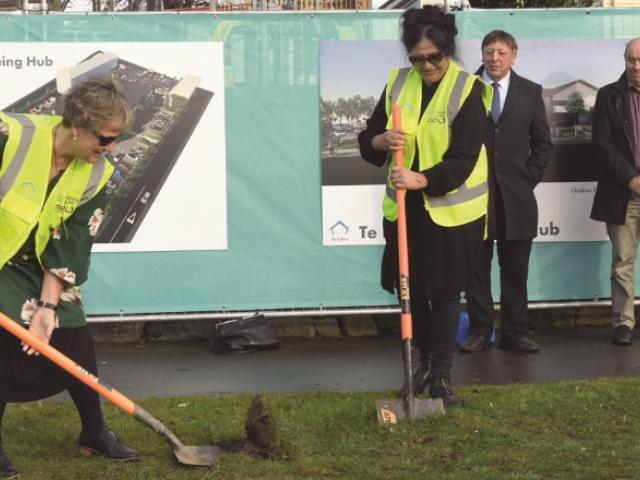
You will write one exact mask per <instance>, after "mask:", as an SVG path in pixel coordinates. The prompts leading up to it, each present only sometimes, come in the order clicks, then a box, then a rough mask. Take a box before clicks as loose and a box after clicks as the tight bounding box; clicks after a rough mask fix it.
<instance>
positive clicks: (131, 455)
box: [78, 426, 140, 461]
mask: <svg viewBox="0 0 640 480" xmlns="http://www.w3.org/2000/svg"><path fill="white" fill-rule="evenodd" d="M78 443H79V444H80V449H79V453H80V455H82V456H83V457H90V456H92V455H93V454H95V453H101V454H103V455H104V456H105V457H107V458H110V459H111V460H121V461H126V460H137V459H139V458H140V455H139V454H138V452H136V451H135V450H133V449H132V448H129V447H127V446H126V445H125V444H124V443H121V442H120V441H119V440H118V437H116V434H115V433H113V432H112V431H111V430H109V429H108V428H107V427H106V426H105V427H103V429H102V431H101V432H100V433H99V434H97V435H92V436H89V435H85V433H84V432H82V433H81V434H80V438H79V439H78Z"/></svg>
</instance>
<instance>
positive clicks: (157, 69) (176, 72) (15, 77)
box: [0, 42, 227, 252]
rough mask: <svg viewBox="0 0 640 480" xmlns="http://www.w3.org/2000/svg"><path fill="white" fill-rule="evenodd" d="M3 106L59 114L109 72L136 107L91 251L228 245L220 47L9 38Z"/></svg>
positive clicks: (113, 158)
mask: <svg viewBox="0 0 640 480" xmlns="http://www.w3.org/2000/svg"><path fill="white" fill-rule="evenodd" d="M3 47H4V52H11V54H10V55H9V54H6V53H5V54H4V55H2V56H0V69H1V71H2V78H3V80H4V82H3V87H2V89H1V90H0V108H2V109H3V110H5V111H10V112H21V113H34V114H40V113H42V114H52V115H60V114H61V113H62V98H63V95H64V94H65V92H67V91H68V90H69V89H70V88H72V87H73V86H75V85H76V84H78V83H80V82H82V81H83V80H86V79H88V78H91V77H94V76H98V75H111V76H112V77H113V78H114V79H116V80H117V81H118V83H119V84H120V85H121V86H122V87H123V88H124V91H125V94H126V96H127V98H128V100H129V102H130V103H131V105H132V106H133V107H134V124H133V127H132V129H131V131H129V132H126V133H125V134H123V135H122V137H120V138H119V139H118V140H117V141H116V143H115V145H114V148H113V152H112V153H111V154H109V153H107V154H105V156H106V157H107V159H108V160H109V161H110V162H111V163H112V164H113V165H114V167H115V172H114V174H113V176H112V177H111V179H110V180H109V182H108V183H107V186H106V192H107V210H106V215H105V218H104V221H103V222H102V225H101V227H100V230H99V232H98V235H97V237H96V244H95V246H94V251H99V252H120V251H127V252H130V251H169V250H220V249H226V248H227V207H226V158H225V150H226V148H225V125H224V61H223V46H222V43H219V42H207V43H196V42H194V43H169V42H167V43H164V42H163V43H159V42H158V43H155V42H145V43H109V44H105V43H70V44H65V43H46V44H43V43H6V44H3Z"/></svg>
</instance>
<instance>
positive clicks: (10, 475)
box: [0, 445, 19, 480]
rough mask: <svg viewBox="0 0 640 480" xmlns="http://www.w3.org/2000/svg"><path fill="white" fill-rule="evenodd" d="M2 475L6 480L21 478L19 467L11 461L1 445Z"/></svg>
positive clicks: (0, 467)
mask: <svg viewBox="0 0 640 480" xmlns="http://www.w3.org/2000/svg"><path fill="white" fill-rule="evenodd" d="M0 477H2V478H3V479H5V480H7V479H8V480H16V479H17V478H19V475H18V469H17V468H16V467H15V466H14V465H13V463H11V460H9V457H7V454H6V452H5V451H4V449H3V448H2V445H0Z"/></svg>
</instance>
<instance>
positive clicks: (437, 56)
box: [409, 52, 444, 67]
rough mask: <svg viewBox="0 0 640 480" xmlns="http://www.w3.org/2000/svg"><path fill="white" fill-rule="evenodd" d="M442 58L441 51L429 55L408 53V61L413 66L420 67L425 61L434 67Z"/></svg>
mask: <svg viewBox="0 0 640 480" xmlns="http://www.w3.org/2000/svg"><path fill="white" fill-rule="evenodd" d="M443 58H444V54H443V53H442V52H438V53H432V54H430V55H409V61H410V62H411V64H412V65H413V66H414V67H421V66H422V65H424V64H425V63H427V62H428V63H430V64H431V65H433V66H434V67H435V66H436V65H438V64H439V63H440V62H441V61H442V59H443Z"/></svg>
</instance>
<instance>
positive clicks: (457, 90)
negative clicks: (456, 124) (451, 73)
mask: <svg viewBox="0 0 640 480" xmlns="http://www.w3.org/2000/svg"><path fill="white" fill-rule="evenodd" d="M469 76H470V74H469V73H468V72H465V71H464V70H461V71H460V72H459V73H458V78H456V83H455V84H454V85H453V90H451V96H450V97H449V105H447V120H448V122H449V125H451V124H452V123H453V121H454V120H455V118H456V117H457V116H458V112H459V111H460V97H462V90H464V85H465V83H467V79H468V78H469Z"/></svg>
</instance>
